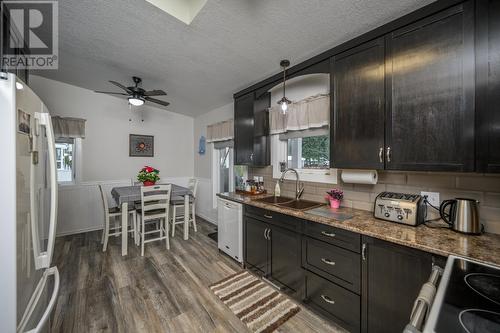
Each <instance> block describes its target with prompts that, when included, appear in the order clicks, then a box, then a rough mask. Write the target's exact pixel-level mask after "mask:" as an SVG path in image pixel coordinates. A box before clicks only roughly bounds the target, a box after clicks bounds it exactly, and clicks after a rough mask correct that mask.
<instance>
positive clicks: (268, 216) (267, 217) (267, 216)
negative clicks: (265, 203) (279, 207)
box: [264, 214, 273, 219]
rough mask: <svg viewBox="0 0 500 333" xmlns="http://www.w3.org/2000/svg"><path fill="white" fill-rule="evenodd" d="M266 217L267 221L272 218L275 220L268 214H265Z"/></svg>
mask: <svg viewBox="0 0 500 333" xmlns="http://www.w3.org/2000/svg"><path fill="white" fill-rule="evenodd" d="M264 217H265V218H266V219H272V218H273V216H272V215H267V214H264Z"/></svg>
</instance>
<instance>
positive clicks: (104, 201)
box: [98, 184, 109, 215]
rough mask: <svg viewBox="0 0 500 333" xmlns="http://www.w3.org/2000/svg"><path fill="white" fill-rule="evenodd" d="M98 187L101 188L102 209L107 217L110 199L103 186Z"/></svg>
mask: <svg viewBox="0 0 500 333" xmlns="http://www.w3.org/2000/svg"><path fill="white" fill-rule="evenodd" d="M98 186H99V191H100V192H101V199H102V208H103V209H104V215H106V214H107V213H108V212H109V205H108V198H107V196H106V193H104V190H103V188H102V185H101V184H99V185H98Z"/></svg>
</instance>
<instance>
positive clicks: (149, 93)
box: [144, 90, 167, 96]
mask: <svg viewBox="0 0 500 333" xmlns="http://www.w3.org/2000/svg"><path fill="white" fill-rule="evenodd" d="M166 95H167V93H166V92H164V91H163V90H150V91H145V92H144V96H166Z"/></svg>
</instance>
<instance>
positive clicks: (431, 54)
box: [385, 1, 474, 171]
mask: <svg viewBox="0 0 500 333" xmlns="http://www.w3.org/2000/svg"><path fill="white" fill-rule="evenodd" d="M386 54H387V59H386V84H387V87H386V95H387V99H386V107H387V125H386V151H385V155H386V169H390V170H416V171H418V170H428V171H473V170H474V8H473V2H471V1H468V2H464V3H463V4H461V5H458V6H455V7H451V8H449V9H448V10H445V11H443V12H440V13H437V14H435V15H432V16H429V17H427V18H425V19H423V20H420V21H418V22H416V23H414V24H411V25H409V26H406V27H404V28H401V29H399V30H396V31H394V32H392V33H390V34H389V35H387V36H386Z"/></svg>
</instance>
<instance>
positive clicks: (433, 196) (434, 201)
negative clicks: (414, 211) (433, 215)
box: [420, 191, 441, 207]
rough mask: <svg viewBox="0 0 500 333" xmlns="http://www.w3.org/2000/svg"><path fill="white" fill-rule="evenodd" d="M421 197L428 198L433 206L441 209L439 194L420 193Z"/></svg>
mask: <svg viewBox="0 0 500 333" xmlns="http://www.w3.org/2000/svg"><path fill="white" fill-rule="evenodd" d="M420 195H422V196H427V201H429V203H430V204H431V205H433V206H436V207H439V205H440V204H441V201H439V192H424V191H422V192H420Z"/></svg>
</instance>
